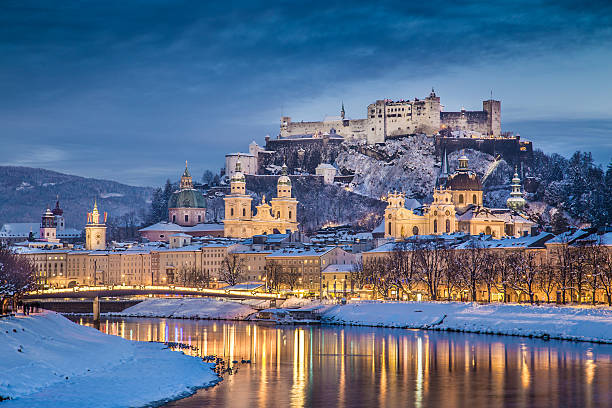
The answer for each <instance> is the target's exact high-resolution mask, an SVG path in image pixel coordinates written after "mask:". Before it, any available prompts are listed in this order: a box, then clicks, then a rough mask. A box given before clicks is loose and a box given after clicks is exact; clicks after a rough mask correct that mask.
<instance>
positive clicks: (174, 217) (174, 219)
mask: <svg viewBox="0 0 612 408" xmlns="http://www.w3.org/2000/svg"><path fill="white" fill-rule="evenodd" d="M172 222H176V215H175V214H172Z"/></svg>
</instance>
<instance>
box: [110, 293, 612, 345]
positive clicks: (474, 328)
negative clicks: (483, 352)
mask: <svg viewBox="0 0 612 408" xmlns="http://www.w3.org/2000/svg"><path fill="white" fill-rule="evenodd" d="M280 307H281V308H282V307H290V308H291V309H293V310H314V311H315V312H316V313H317V314H318V315H319V316H321V322H322V323H325V324H341V325H355V326H375V327H395V328H407V329H428V330H450V331H464V332H471V333H487V334H499V335H511V336H528V337H540V338H553V339H562V340H574V341H590V342H601V343H612V309H611V308H609V307H594V308H593V307H589V306H585V307H580V306H553V305H546V306H533V305H522V304H502V303H492V304H486V305H481V304H477V303H461V302H381V301H351V302H349V303H348V304H346V305H337V304H331V303H320V302H318V301H304V300H302V299H299V300H298V299H288V300H287V301H285V303H284V304H282V305H281V306H280ZM253 313H255V309H253V308H251V307H249V306H248V305H244V304H240V303H237V302H231V301H219V300H215V299H150V300H146V301H144V302H142V303H140V304H138V305H136V306H133V307H131V308H128V309H126V310H124V311H123V312H121V313H117V314H115V315H120V316H139V317H167V318H194V319H224V320H247V319H249V318H252V316H253Z"/></svg>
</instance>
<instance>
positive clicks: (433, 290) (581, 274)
mask: <svg viewBox="0 0 612 408" xmlns="http://www.w3.org/2000/svg"><path fill="white" fill-rule="evenodd" d="M352 279H353V283H354V284H355V286H356V287H358V288H360V289H364V288H368V289H370V290H372V293H373V295H374V297H382V298H390V297H392V296H390V295H391V294H395V296H394V298H396V299H401V298H403V297H404V295H405V296H406V297H410V296H411V295H412V294H414V293H416V292H419V293H422V292H425V293H426V295H427V297H428V298H429V299H431V300H462V301H488V302H491V301H492V300H494V299H493V295H494V294H499V295H498V296H499V298H498V299H495V300H501V301H503V302H509V301H511V300H512V299H513V298H514V299H516V300H519V301H529V302H530V303H534V302H536V300H537V301H546V302H551V301H557V302H558V303H563V304H565V303H568V302H578V303H582V302H583V301H584V300H585V298H590V301H591V302H592V303H593V304H595V303H596V300H597V296H596V295H597V294H598V293H599V294H602V295H604V296H603V297H604V298H605V299H606V302H607V303H608V305H611V306H612V254H611V252H610V251H609V250H608V249H607V248H606V247H605V246H603V245H602V244H601V242H599V241H597V240H593V241H588V242H581V243H578V244H574V245H568V244H567V243H561V244H559V245H557V246H556V247H555V248H554V249H553V250H551V251H550V253H548V255H547V253H546V252H545V251H544V250H539V251H538V250H529V249H518V248H517V249H488V248H484V247H483V246H482V244H481V243H480V242H479V241H478V240H472V241H470V242H469V243H468V244H467V246H466V247H464V248H462V249H455V248H451V247H449V246H448V245H446V244H445V243H444V242H443V241H442V240H427V241H426V240H414V241H412V242H401V243H397V244H396V245H395V247H394V249H393V251H392V252H390V253H388V254H386V255H384V256H376V257H368V258H366V260H365V261H359V262H358V263H357V264H356V265H355V267H354V272H353V274H352ZM540 296H541V298H540Z"/></svg>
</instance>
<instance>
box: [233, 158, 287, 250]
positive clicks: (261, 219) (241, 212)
mask: <svg viewBox="0 0 612 408" xmlns="http://www.w3.org/2000/svg"><path fill="white" fill-rule="evenodd" d="M224 200H225V220H224V221H223V223H224V235H225V236H226V237H231V238H250V237H252V236H253V235H260V234H275V233H286V232H288V231H289V232H294V231H297V228H298V222H297V205H298V201H297V200H296V199H295V198H293V197H292V196H291V179H290V178H289V176H287V166H286V165H283V167H282V175H281V176H280V177H279V178H278V181H277V183H276V197H274V198H272V199H271V200H270V202H269V203H268V202H266V197H265V196H263V197H262V200H261V203H260V204H259V205H258V206H256V212H255V214H254V215H253V214H252V211H251V201H252V200H253V199H252V198H251V196H250V195H248V194H247V193H246V178H245V175H244V174H243V173H242V165H241V163H240V159H238V161H237V162H236V168H235V171H234V172H233V174H232V177H231V178H230V194H229V195H226V196H225V198H224Z"/></svg>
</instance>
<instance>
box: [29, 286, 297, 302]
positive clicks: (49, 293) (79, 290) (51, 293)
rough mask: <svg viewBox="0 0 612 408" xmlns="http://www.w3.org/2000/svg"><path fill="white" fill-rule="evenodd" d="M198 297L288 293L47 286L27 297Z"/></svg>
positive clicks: (261, 297)
mask: <svg viewBox="0 0 612 408" xmlns="http://www.w3.org/2000/svg"><path fill="white" fill-rule="evenodd" d="M155 295H157V296H195V297H223V298H232V299H259V300H273V299H276V300H284V299H286V297H285V296H282V295H280V294H276V293H265V292H259V291H257V290H255V289H253V290H249V289H240V290H236V289H230V290H226V289H208V288H193V287H187V286H145V285H138V286H126V285H110V286H106V285H105V286H77V287H74V288H66V289H44V290H37V291H32V292H28V293H27V294H26V295H25V296H23V300H44V299H94V298H96V297H98V298H119V297H122V298H125V297H131V296H140V297H150V296H155Z"/></svg>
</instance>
